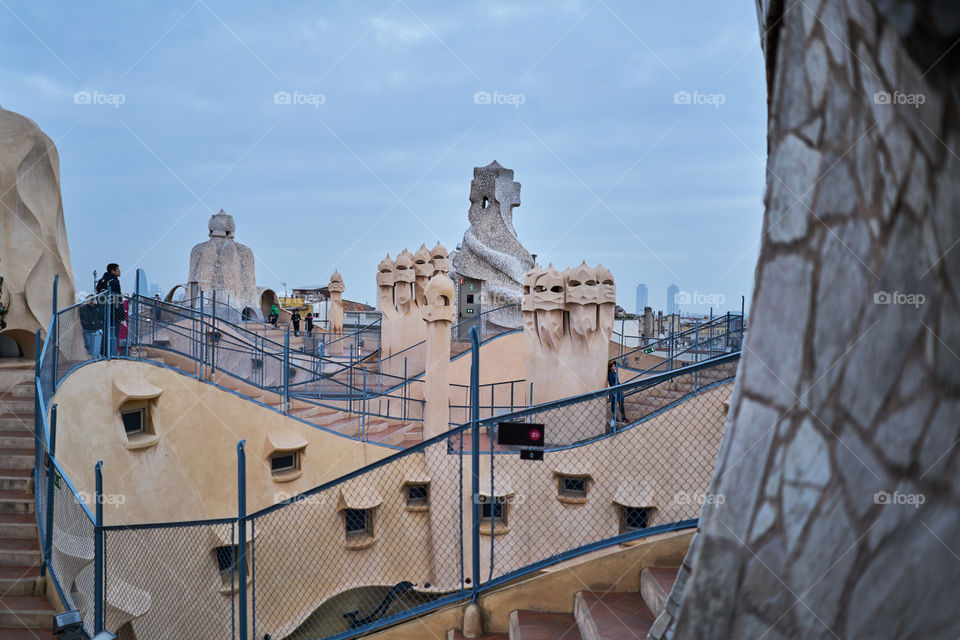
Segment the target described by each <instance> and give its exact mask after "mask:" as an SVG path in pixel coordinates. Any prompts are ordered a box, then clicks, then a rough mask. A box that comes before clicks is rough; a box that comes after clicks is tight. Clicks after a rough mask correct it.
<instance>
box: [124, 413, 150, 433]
mask: <svg viewBox="0 0 960 640" xmlns="http://www.w3.org/2000/svg"><path fill="white" fill-rule="evenodd" d="M120 418H121V419H122V420H123V430H124V431H125V432H126V434H127V435H128V436H132V435H135V434H138V433H144V432H145V431H146V425H147V408H146V407H138V408H136V409H130V410H128V411H123V412H121V414H120Z"/></svg>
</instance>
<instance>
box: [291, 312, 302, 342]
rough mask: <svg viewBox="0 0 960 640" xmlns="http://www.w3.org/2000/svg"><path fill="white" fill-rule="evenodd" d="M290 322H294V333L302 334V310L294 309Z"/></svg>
mask: <svg viewBox="0 0 960 640" xmlns="http://www.w3.org/2000/svg"><path fill="white" fill-rule="evenodd" d="M290 322H292V323H293V335H294V336H299V335H300V312H299V311H298V310H297V309H294V310H293V315H291V316H290Z"/></svg>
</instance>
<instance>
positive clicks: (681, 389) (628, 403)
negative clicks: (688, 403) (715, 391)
mask: <svg viewBox="0 0 960 640" xmlns="http://www.w3.org/2000/svg"><path fill="white" fill-rule="evenodd" d="M731 375H732V372H731V371H730V370H728V369H727V368H725V367H716V368H713V367H707V368H704V369H701V370H700V371H699V372H698V373H697V374H696V376H697V377H696V380H694V374H687V375H683V376H679V377H677V378H673V379H672V380H668V381H666V382H661V383H660V384H657V385H655V386H653V387H649V388H647V389H641V390H639V391H636V392H634V393H631V394H629V395H625V397H624V402H623V404H624V408H625V409H626V412H627V418H629V421H630V422H633V421H635V420H639V419H641V418H643V417H644V416H647V415H649V414H651V413H653V412H655V411H658V410H660V409H663V408H664V407H666V406H668V405H669V404H671V403H673V402H676V401H677V400H679V399H681V398H683V397H684V396H686V395H688V394H690V393H692V392H693V391H694V390H695V389H697V388H699V389H702V388H704V387H706V386H707V385H710V384H713V383H714V382H717V381H719V380H722V379H725V378H728V377H730V376H731Z"/></svg>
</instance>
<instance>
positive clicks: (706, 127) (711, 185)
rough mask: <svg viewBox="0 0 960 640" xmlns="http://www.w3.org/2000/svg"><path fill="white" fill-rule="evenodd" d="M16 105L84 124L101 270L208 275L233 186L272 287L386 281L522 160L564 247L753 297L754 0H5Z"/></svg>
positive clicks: (538, 249)
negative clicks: (213, 237)
mask: <svg viewBox="0 0 960 640" xmlns="http://www.w3.org/2000/svg"><path fill="white" fill-rule="evenodd" d="M484 92H486V93H484ZM683 92H686V93H683ZM487 98H489V100H487ZM0 105H2V106H3V107H4V108H6V109H9V110H12V111H16V112H18V113H21V114H23V115H26V116H28V117H30V118H32V119H33V120H34V121H36V122H37V123H38V124H39V125H40V127H41V128H42V129H43V130H44V131H45V132H46V133H47V134H48V135H49V136H50V137H51V138H52V139H53V140H54V142H55V143H56V145H57V147H58V149H59V152H60V162H61V186H62V190H63V203H64V210H65V215H66V223H67V232H68V236H69V241H70V250H71V256H72V261H73V269H74V274H75V278H76V282H77V288H78V289H79V290H81V291H82V290H88V289H90V288H91V285H92V282H91V279H92V276H91V272H92V271H93V270H94V269H96V270H97V271H98V272H102V270H103V267H104V265H105V264H106V263H107V262H118V263H120V264H121V267H122V268H123V269H124V279H123V286H124V290H132V288H133V273H134V269H135V268H136V267H142V268H143V269H145V270H146V273H147V277H148V279H149V281H150V282H157V283H159V284H160V285H161V288H163V289H164V291H166V290H168V289H169V288H170V287H172V286H173V285H175V284H178V283H182V282H184V281H185V280H186V278H187V270H188V267H189V264H188V258H189V253H190V248H191V247H192V246H193V245H195V244H197V243H198V242H202V241H204V240H206V239H207V221H208V219H209V217H210V215H211V214H212V213H215V212H217V211H218V210H219V209H221V208H223V209H225V210H226V211H227V212H228V213H230V214H232V215H233V216H234V217H235V218H236V222H237V239H238V240H239V241H240V242H243V243H244V244H247V245H248V246H250V247H251V248H252V249H253V251H254V253H255V255H256V259H257V264H256V269H257V281H258V284H260V285H261V286H270V287H278V288H282V287H281V283H282V282H285V283H287V286H288V287H289V288H293V287H294V286H301V285H307V284H325V283H326V282H327V281H328V280H329V277H330V274H331V273H332V272H333V269H334V268H337V269H339V271H340V273H341V274H343V277H344V281H345V283H346V293H345V296H346V297H347V298H350V299H353V300H358V301H361V302H362V301H368V302H371V303H374V302H375V299H376V293H375V291H376V285H375V281H374V276H375V272H376V265H377V262H379V260H380V259H381V258H382V257H383V256H384V254H385V253H387V252H389V253H390V254H391V255H393V256H396V254H397V253H398V252H399V251H400V250H402V249H403V248H404V247H408V248H409V249H410V250H411V251H413V250H416V249H417V248H418V247H419V246H420V244H421V243H423V242H425V243H426V244H427V246H428V247H432V246H433V244H434V243H436V242H437V241H438V240H439V241H441V242H442V243H444V244H445V245H446V246H447V247H448V248H449V249H451V250H452V249H453V248H454V247H455V246H456V245H457V244H458V243H459V242H460V240H461V238H462V237H463V232H464V230H465V229H466V228H467V227H468V226H469V223H468V221H467V209H468V206H469V202H468V196H469V190H470V179H471V177H472V169H473V167H475V166H482V165H486V164H489V163H490V162H491V161H492V160H494V159H496V160H498V161H499V162H500V163H501V164H503V165H504V166H506V167H508V168H511V169H513V170H514V171H515V176H516V180H517V181H519V182H520V183H521V184H522V192H521V200H522V204H521V206H520V207H519V208H517V209H515V210H514V213H515V215H514V224H515V226H516V229H517V232H518V234H519V237H520V240H521V242H522V243H523V244H524V245H525V246H526V247H527V248H528V249H529V250H530V251H531V252H533V253H536V254H538V255H539V258H538V260H539V261H541V262H543V263H544V264H546V263H547V262H552V263H553V264H554V265H555V266H557V267H558V268H565V267H568V266H572V265H574V264H579V263H580V261H581V260H584V259H585V260H586V261H587V262H588V263H591V264H595V263H598V262H600V263H603V264H604V265H606V266H607V267H609V268H610V269H611V270H612V271H613V273H614V276H615V278H616V282H617V287H618V298H619V302H620V304H622V305H623V306H624V307H625V308H626V309H627V310H629V311H633V309H634V292H635V287H636V285H637V283H639V282H643V283H646V284H647V285H648V286H649V288H650V304H652V305H653V306H654V307H660V308H662V307H663V306H664V304H665V301H666V288H667V285H669V284H670V283H676V284H677V285H678V286H679V287H680V290H681V292H687V293H688V294H689V295H690V296H691V298H692V299H694V300H695V301H696V299H697V298H696V297H695V296H694V295H693V294H695V293H696V294H699V296H700V297H699V300H700V301H703V302H708V301H709V299H708V298H704V297H703V296H723V297H725V298H726V302H725V303H723V304H720V305H717V306H719V307H720V308H721V309H723V310H726V309H728V308H729V309H734V308H736V309H739V306H740V296H741V295H746V296H747V303H748V304H749V301H750V295H751V292H752V287H753V274H754V267H755V264H756V259H757V253H758V250H759V238H760V227H761V214H762V198H763V185H764V167H765V161H766V141H765V132H766V97H765V85H764V78H763V61H762V54H761V51H760V46H759V42H758V36H757V19H756V11H755V8H754V2H753V1H752V0H736V1H733V2H717V1H716V0H690V1H689V2H685V3H683V4H682V5H678V4H676V3H672V2H658V1H652V0H649V1H648V0H642V1H641V0H633V1H628V0H596V1H591V0H582V1H580V0H563V1H556V2H532V1H527V0H524V1H522V2H521V1H520V0H514V1H511V2H506V1H501V0H460V1H457V2H451V1H449V0H446V1H439V0H437V1H431V2H426V1H417V0H395V1H393V0H377V1H371V2H358V1H356V0H353V1H342V2H319V1H306V0H304V1H286V2H239V1H234V2H214V1H213V0H170V1H164V2H156V1H153V2H134V1H123V2H105V1H102V2H84V3H78V2H68V1H66V0H63V1H44V2H36V1H35V0H0ZM694 306H696V305H693V304H691V305H687V307H688V308H692V307H694ZM704 308H705V307H704Z"/></svg>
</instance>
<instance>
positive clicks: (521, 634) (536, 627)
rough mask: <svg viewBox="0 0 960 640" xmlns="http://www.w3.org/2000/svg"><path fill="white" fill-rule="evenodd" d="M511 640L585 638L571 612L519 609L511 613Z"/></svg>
mask: <svg viewBox="0 0 960 640" xmlns="http://www.w3.org/2000/svg"><path fill="white" fill-rule="evenodd" d="M510 640H583V636H581V635H580V629H578V628H577V620H576V618H574V617H573V615H572V614H569V613H548V612H544V611H526V610H517V611H513V612H511V613H510Z"/></svg>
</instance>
